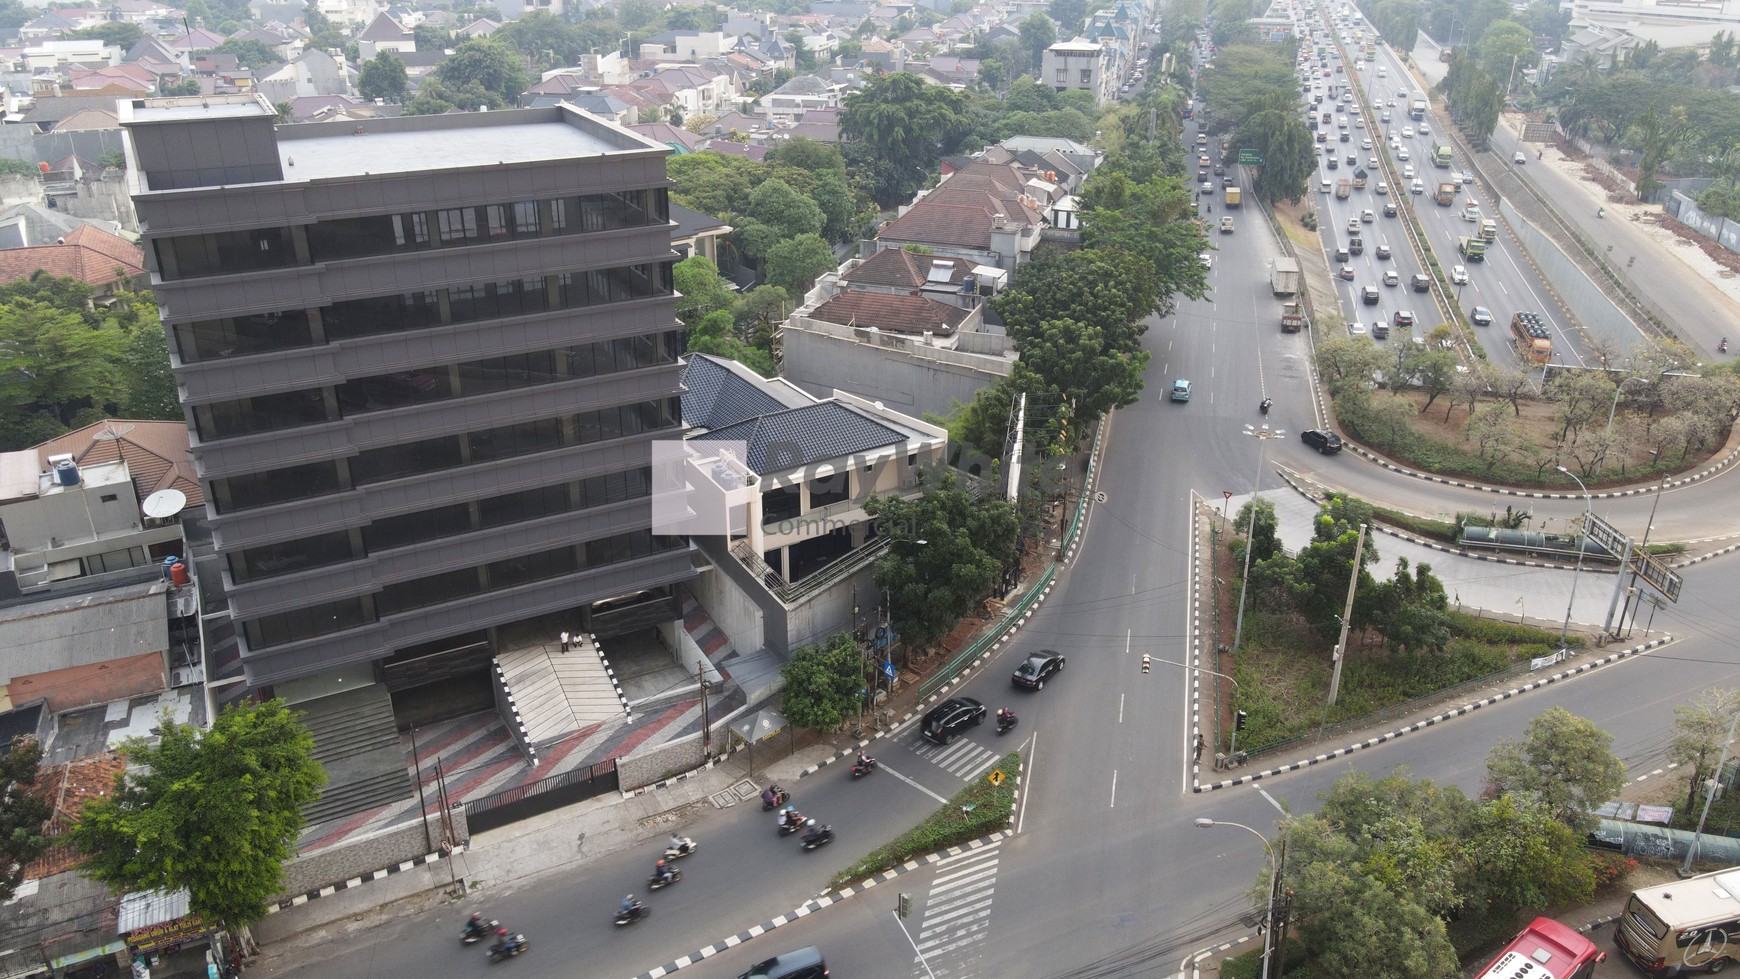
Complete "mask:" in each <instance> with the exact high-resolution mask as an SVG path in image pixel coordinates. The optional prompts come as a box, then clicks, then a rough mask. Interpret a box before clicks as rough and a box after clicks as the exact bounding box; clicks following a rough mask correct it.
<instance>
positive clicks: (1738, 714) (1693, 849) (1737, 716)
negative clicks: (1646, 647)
mask: <svg viewBox="0 0 1740 979" xmlns="http://www.w3.org/2000/svg"><path fill="white" fill-rule="evenodd" d="M1653 614H1654V613H1651V615H1653ZM1736 727H1740V710H1737V711H1735V712H1734V720H1733V721H1731V722H1730V723H1729V724H1728V739H1727V740H1726V741H1723V742H1722V754H1721V756H1720V757H1719V758H1717V759H1716V770H1715V771H1713V772H1711V773H1710V791H1709V792H1708V793H1707V794H1706V795H1705V796H1704V814H1703V815H1701V816H1699V817H1698V831H1697V832H1696V833H1694V834H1693V835H1692V845H1691V846H1688V847H1686V862H1685V866H1682V867H1681V868H1680V876H1681V877H1690V876H1691V875H1692V859H1693V858H1694V857H1696V856H1697V855H1698V844H1699V842H1701V841H1702V840H1703V838H1704V821H1705V820H1707V819H1709V818H1710V805H1711V804H1712V803H1714V802H1715V801H1716V786H1718V785H1720V784H1721V783H1722V768H1723V766H1725V765H1727V764H1728V746H1729V745H1731V744H1733V743H1734V729H1735V728H1736Z"/></svg>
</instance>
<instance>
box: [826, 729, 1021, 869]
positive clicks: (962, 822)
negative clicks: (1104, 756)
mask: <svg viewBox="0 0 1740 979" xmlns="http://www.w3.org/2000/svg"><path fill="white" fill-rule="evenodd" d="M992 768H993V769H995V770H997V771H1000V772H1002V773H1003V774H1004V775H1007V776H1009V777H1008V778H1007V779H1005V780H1004V782H1003V784H1002V785H1000V786H999V785H992V784H991V782H990V780H989V779H985V778H978V779H974V780H973V783H972V784H971V785H969V786H967V787H966V788H964V789H962V790H961V791H959V792H957V793H955V796H954V798H952V799H950V800H949V801H948V804H947V805H945V806H943V807H942V808H941V809H938V810H937V811H935V812H933V813H931V814H930V815H928V816H926V817H924V821H923V822H921V823H919V824H918V825H917V826H914V827H913V828H911V829H909V830H907V831H906V832H904V833H902V834H900V835H899V836H897V837H895V838H894V840H893V841H892V842H889V843H886V844H884V845H882V846H879V847H877V848H876V849H874V850H871V851H870V852H869V853H867V854H865V855H864V857H863V858H862V859H860V860H859V861H858V862H857V863H854V864H852V865H851V866H850V867H847V868H846V869H845V870H842V871H840V872H839V873H837V874H835V875H834V879H833V881H832V886H833V887H835V888H840V887H845V886H846V885H848V884H850V883H852V882H853V881H858V880H863V879H864V878H866V877H868V876H870V875H871V874H878V873H881V872H882V871H884V870H887V869H889V868H890V867H898V866H900V865H901V864H903V863H905V862H906V861H908V860H911V859H912V858H913V857H918V856H923V855H924V854H926V853H933V852H935V851H937V850H941V849H943V848H944V847H950V846H954V845H955V844H957V843H965V842H967V841H968V840H976V839H978V838H979V837H981V836H987V835H989V834H991V833H995V832H996V831H998V830H1000V829H1002V828H1003V827H1005V826H1007V825H1008V824H1009V808H1010V807H1011V806H1013V805H1014V804H1015V774H1016V773H1017V772H1019V771H1020V770H1021V752H1019V751H1011V752H1009V753H1008V754H1007V755H1004V756H1003V758H1002V760H1001V761H999V762H997V764H996V765H993V766H992ZM962 806H972V807H973V808H972V811H970V812H968V813H967V814H966V815H965V816H963V815H961V807H962Z"/></svg>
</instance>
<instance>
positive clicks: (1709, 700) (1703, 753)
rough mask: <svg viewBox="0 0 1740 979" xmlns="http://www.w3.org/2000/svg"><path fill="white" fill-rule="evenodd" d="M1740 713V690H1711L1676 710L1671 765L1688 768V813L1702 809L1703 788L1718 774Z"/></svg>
mask: <svg viewBox="0 0 1740 979" xmlns="http://www.w3.org/2000/svg"><path fill="white" fill-rule="evenodd" d="M1736 713H1740V690H1736V689H1734V688H1732V687H1711V688H1709V689H1707V690H1705V691H1703V692H1702V693H1700V694H1698V696H1697V697H1696V698H1694V699H1693V700H1692V702H1691V703H1689V704H1681V705H1679V706H1678V707H1675V708H1674V734H1673V740H1671V741H1669V742H1668V746H1667V757H1668V761H1670V762H1673V763H1675V764H1678V765H1685V766H1687V769H1688V770H1687V772H1686V783H1687V786H1686V809H1687V810H1688V811H1690V810H1692V809H1696V808H1697V806H1698V794H1699V788H1700V787H1701V786H1702V785H1703V784H1704V782H1705V781H1706V780H1707V779H1709V778H1710V777H1711V776H1712V775H1714V774H1715V772H1714V769H1715V767H1716V759H1717V758H1719V757H1721V755H1722V747H1723V746H1724V745H1725V744H1727V741H1728V729H1729V728H1730V727H1731V726H1732V725H1733V723H1734V715H1735V714H1736Z"/></svg>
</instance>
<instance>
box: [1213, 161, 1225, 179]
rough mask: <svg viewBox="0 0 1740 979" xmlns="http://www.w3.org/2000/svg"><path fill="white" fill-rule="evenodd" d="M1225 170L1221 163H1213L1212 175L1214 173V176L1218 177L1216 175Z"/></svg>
mask: <svg viewBox="0 0 1740 979" xmlns="http://www.w3.org/2000/svg"><path fill="white" fill-rule="evenodd" d="M1225 172H1226V167H1224V166H1222V165H1221V164H1219V163H1216V164H1215V165H1214V175H1215V176H1217V177H1218V176H1220V175H1221V174H1223V173H1225Z"/></svg>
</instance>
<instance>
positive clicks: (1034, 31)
mask: <svg viewBox="0 0 1740 979" xmlns="http://www.w3.org/2000/svg"><path fill="white" fill-rule="evenodd" d="M1055 5H1056V3H1055V0H1054V3H1053V6H1055ZM1056 43H1057V28H1056V27H1054V26H1052V23H1051V20H1050V18H1047V17H1041V16H1039V15H1038V14H1034V15H1032V16H1031V17H1028V18H1027V19H1026V20H1024V21H1022V22H1021V54H1022V55H1023V56H1024V57H1026V59H1027V61H1026V63H1025V67H1027V68H1029V69H1030V70H1037V69H1038V67H1039V62H1040V59H1041V58H1043V57H1044V55H1045V49H1046V48H1049V47H1051V46H1052V45H1053V44H1056Z"/></svg>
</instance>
